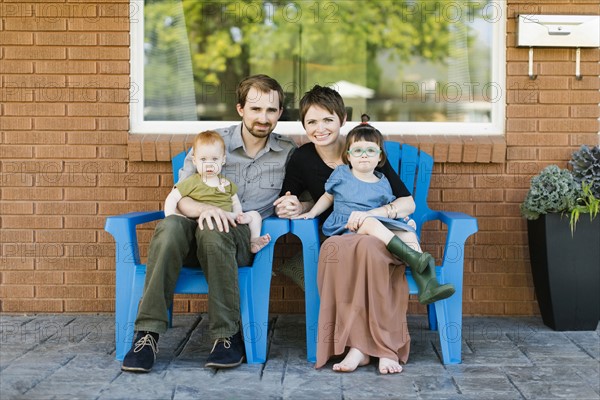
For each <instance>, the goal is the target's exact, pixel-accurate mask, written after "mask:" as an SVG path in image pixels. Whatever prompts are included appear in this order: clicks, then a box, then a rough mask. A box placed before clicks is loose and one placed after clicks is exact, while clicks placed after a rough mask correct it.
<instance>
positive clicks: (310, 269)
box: [290, 142, 477, 364]
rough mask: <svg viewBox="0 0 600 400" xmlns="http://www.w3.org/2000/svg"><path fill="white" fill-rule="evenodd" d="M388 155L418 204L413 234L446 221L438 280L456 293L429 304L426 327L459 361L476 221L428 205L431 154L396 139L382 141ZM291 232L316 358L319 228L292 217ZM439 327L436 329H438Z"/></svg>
mask: <svg viewBox="0 0 600 400" xmlns="http://www.w3.org/2000/svg"><path fill="white" fill-rule="evenodd" d="M385 151H386V155H387V157H388V159H389V161H390V163H391V164H392V166H393V167H394V169H395V170H396V172H398V168H399V169H400V178H401V179H402V182H404V184H405V185H406V187H407V188H408V189H409V190H410V192H411V194H412V195H413V197H414V199H415V203H416V210H415V212H414V214H413V215H412V218H413V219H414V220H415V222H416V223H417V228H418V231H417V234H419V235H420V233H421V228H422V227H423V225H424V224H425V222H428V221H434V220H439V221H441V222H442V223H444V224H446V225H447V227H448V233H447V236H446V245H445V248H444V256H443V259H442V265H441V266H437V267H436V273H437V276H438V280H439V281H440V283H451V284H453V285H454V287H455V288H456V293H455V294H454V295H452V296H451V297H450V298H448V299H445V300H441V301H438V302H436V303H434V304H430V305H429V306H428V308H427V311H428V314H429V318H428V320H429V328H430V329H431V330H438V331H439V337H440V344H441V347H442V358H443V362H444V364H459V363H460V362H461V346H462V341H461V340H462V292H463V263H464V245H465V241H466V240H467V238H468V237H469V236H471V235H472V234H474V233H475V232H477V220H476V219H475V218H473V217H471V216H469V215H467V214H464V213H459V212H444V211H434V210H431V209H430V208H429V206H428V205H427V193H428V191H429V184H430V181H431V174H432V172H433V158H432V157H431V156H430V155H429V154H427V153H425V152H419V150H418V149H417V148H416V147H413V146H410V145H407V144H404V145H402V146H400V144H399V143H396V142H385ZM290 232H291V233H292V234H294V235H296V236H298V237H299V238H300V241H301V242H302V253H303V256H304V277H305V287H306V292H305V296H306V304H305V306H306V355H307V359H308V361H310V362H315V361H316V355H317V324H318V321H319V302H320V301H319V293H318V290H317V263H318V259H319V248H320V243H319V227H318V222H317V220H316V219H313V220H298V219H296V220H291V221H290ZM406 278H407V280H408V288H409V293H410V294H417V286H416V284H415V281H414V279H413V277H412V275H411V272H410V269H407V270H406ZM438 328H439V329H438Z"/></svg>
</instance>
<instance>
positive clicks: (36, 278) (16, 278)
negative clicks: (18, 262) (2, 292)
mask: <svg viewBox="0 0 600 400" xmlns="http://www.w3.org/2000/svg"><path fill="white" fill-rule="evenodd" d="M2 282H3V283H4V284H10V283H15V284H18V285H20V284H62V283H63V282H64V280H63V273H62V272H59V271H5V272H3V273H2Z"/></svg>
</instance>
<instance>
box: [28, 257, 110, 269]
mask: <svg viewBox="0 0 600 400" xmlns="http://www.w3.org/2000/svg"><path fill="white" fill-rule="evenodd" d="M35 261H36V262H35V269H36V270H38V271H42V270H48V271H95V270H96V269H97V265H96V264H97V263H96V259H93V258H91V257H90V258H82V257H69V256H66V255H62V256H60V257H45V258H39V259H36V260H35ZM113 269H114V265H113Z"/></svg>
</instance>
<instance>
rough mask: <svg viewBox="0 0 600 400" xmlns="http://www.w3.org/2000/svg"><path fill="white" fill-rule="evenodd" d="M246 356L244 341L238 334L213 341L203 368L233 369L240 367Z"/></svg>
mask: <svg viewBox="0 0 600 400" xmlns="http://www.w3.org/2000/svg"><path fill="white" fill-rule="evenodd" d="M245 356H246V351H245V348H244V341H243V339H242V334H241V333H240V332H238V333H236V334H235V335H233V336H231V337H228V338H220V339H217V340H215V344H214V345H213V348H212V350H211V351H210V355H209V356H208V360H207V361H206V364H205V367H211V368H233V367H237V366H238V365H240V364H241V363H242V362H243V361H244V358H245Z"/></svg>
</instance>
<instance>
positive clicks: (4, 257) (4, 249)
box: [0, 243, 34, 282]
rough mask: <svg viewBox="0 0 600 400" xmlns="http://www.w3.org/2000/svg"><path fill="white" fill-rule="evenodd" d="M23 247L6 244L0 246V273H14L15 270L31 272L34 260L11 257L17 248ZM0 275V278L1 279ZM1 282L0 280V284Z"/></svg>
mask: <svg viewBox="0 0 600 400" xmlns="http://www.w3.org/2000/svg"><path fill="white" fill-rule="evenodd" d="M19 245H20V246H23V244H21V243H6V244H4V246H0V271H1V270H4V271H8V270H10V271H16V270H33V268H34V259H33V258H25V257H20V256H19V257H12V256H10V255H12V254H14V253H13V251H16V249H17V248H18V246H19ZM1 277H2V276H1V274H0V278H1ZM1 281H2V280H1V279H0V282H1Z"/></svg>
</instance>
